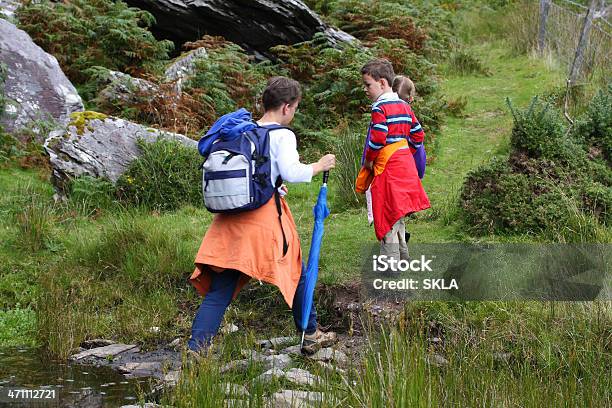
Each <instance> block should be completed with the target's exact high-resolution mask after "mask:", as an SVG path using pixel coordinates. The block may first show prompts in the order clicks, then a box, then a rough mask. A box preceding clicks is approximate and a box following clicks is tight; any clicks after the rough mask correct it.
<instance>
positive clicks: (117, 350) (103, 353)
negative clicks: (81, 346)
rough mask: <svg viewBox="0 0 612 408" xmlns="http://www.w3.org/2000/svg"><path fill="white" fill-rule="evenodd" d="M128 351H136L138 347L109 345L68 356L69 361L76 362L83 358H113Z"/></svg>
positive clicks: (118, 344)
mask: <svg viewBox="0 0 612 408" xmlns="http://www.w3.org/2000/svg"><path fill="white" fill-rule="evenodd" d="M128 350H131V351H138V346H136V345H135V344H120V343H117V344H111V345H108V346H104V347H96V348H93V349H91V350H85V351H82V352H80V353H77V354H74V355H72V356H70V360H72V361H78V360H81V359H84V358H85V357H98V358H107V357H109V356H110V357H113V356H116V355H117V354H121V353H124V352H126V351H128Z"/></svg>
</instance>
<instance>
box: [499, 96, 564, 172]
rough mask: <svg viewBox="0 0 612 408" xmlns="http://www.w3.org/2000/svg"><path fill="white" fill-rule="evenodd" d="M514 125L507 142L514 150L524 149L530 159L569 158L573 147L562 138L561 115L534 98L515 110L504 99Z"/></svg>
mask: <svg viewBox="0 0 612 408" xmlns="http://www.w3.org/2000/svg"><path fill="white" fill-rule="evenodd" d="M507 102H508V106H509V107H510V111H511V112H512V116H513V117H514V125H513V127H512V135H511V137H510V144H511V146H512V148H513V149H515V150H517V151H524V152H525V153H526V154H527V156H528V157H531V158H535V159H538V158H547V159H563V160H571V157H572V156H573V155H574V154H575V150H574V148H575V146H574V145H573V144H571V143H570V140H569V139H568V138H567V137H565V130H566V129H565V126H564V123H563V119H562V117H561V114H560V113H559V112H558V111H557V110H556V109H554V108H553V107H551V106H550V105H548V104H542V103H540V102H539V101H538V98H537V97H535V98H533V99H532V101H531V104H530V105H529V107H528V108H527V109H525V110H516V109H514V108H513V107H512V104H511V103H510V100H509V99H508V100H507Z"/></svg>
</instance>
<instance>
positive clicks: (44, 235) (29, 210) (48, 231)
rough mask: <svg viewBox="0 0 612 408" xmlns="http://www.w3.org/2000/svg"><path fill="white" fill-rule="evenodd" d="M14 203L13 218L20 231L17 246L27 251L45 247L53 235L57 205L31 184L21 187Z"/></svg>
mask: <svg viewBox="0 0 612 408" xmlns="http://www.w3.org/2000/svg"><path fill="white" fill-rule="evenodd" d="M20 192H21V193H20V194H19V196H17V197H19V198H16V200H18V201H19V203H17V202H15V203H14V208H13V218H14V221H15V225H16V226H17V228H18V231H19V241H18V243H17V246H19V247H20V248H22V249H24V250H26V251H33V252H36V251H40V250H42V249H44V248H45V247H46V246H47V244H48V243H49V241H50V240H51V237H52V231H53V224H54V222H55V220H56V214H55V205H54V204H53V202H50V201H49V200H48V198H47V197H45V196H44V195H42V194H41V193H40V192H38V191H36V190H35V189H34V188H33V187H32V186H31V185H29V184H28V185H26V186H25V187H23V188H22V189H20Z"/></svg>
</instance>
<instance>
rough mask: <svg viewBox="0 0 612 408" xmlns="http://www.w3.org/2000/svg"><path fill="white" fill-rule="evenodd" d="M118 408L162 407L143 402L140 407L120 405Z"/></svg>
mask: <svg viewBox="0 0 612 408" xmlns="http://www.w3.org/2000/svg"><path fill="white" fill-rule="evenodd" d="M120 408H162V406H161V405H159V404H155V403H153V402H145V403H144V404H142V405H122V406H121V407H120Z"/></svg>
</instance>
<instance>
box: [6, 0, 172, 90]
mask: <svg viewBox="0 0 612 408" xmlns="http://www.w3.org/2000/svg"><path fill="white" fill-rule="evenodd" d="M17 18H18V20H19V26H20V28H22V29H23V30H24V31H26V32H27V33H28V34H30V36H31V37H32V39H33V40H34V42H36V43H37V44H38V45H40V46H41V47H42V48H43V49H44V50H45V51H47V52H48V53H50V54H52V55H53V56H55V57H56V58H57V60H58V61H59V63H60V66H61V67H62V69H63V71H64V72H65V73H66V75H67V76H68V77H69V78H70V79H71V80H72V81H73V82H74V83H76V84H82V83H85V82H87V81H88V80H89V76H88V75H87V72H86V71H87V69H88V68H91V67H94V66H102V67H106V68H109V69H113V70H117V71H122V72H127V73H129V74H132V75H136V76H138V75H142V74H144V73H156V72H158V70H160V69H161V68H162V65H163V62H164V61H166V60H167V59H168V53H169V52H170V51H171V50H172V49H173V47H174V45H173V43H172V42H171V41H167V40H166V41H157V40H156V39H155V38H154V37H153V35H152V34H151V32H149V31H148V30H147V28H148V27H150V26H151V25H152V24H153V23H154V22H155V18H154V17H153V15H152V14H150V13H149V12H147V11H143V10H139V9H137V8H133V7H128V5H127V4H126V3H124V2H123V1H111V0H71V1H69V2H60V3H55V2H51V1H48V0H42V1H36V2H34V1H28V2H26V4H25V5H24V6H23V7H21V8H20V9H19V10H18V12H17Z"/></svg>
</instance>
